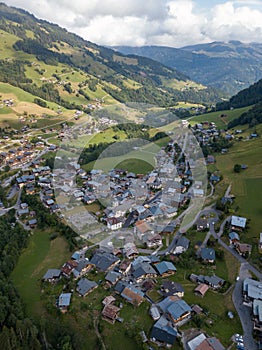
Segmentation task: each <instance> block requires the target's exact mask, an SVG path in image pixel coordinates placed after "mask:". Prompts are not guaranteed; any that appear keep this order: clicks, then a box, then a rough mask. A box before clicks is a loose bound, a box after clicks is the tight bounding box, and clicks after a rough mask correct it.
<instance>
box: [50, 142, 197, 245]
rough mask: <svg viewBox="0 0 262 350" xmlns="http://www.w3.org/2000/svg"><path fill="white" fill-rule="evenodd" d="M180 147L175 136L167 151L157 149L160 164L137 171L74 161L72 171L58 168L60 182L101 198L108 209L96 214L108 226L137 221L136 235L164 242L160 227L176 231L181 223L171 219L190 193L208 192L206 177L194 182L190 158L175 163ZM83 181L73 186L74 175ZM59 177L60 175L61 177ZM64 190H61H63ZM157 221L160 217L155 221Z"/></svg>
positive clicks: (65, 188) (81, 196)
mask: <svg viewBox="0 0 262 350" xmlns="http://www.w3.org/2000/svg"><path fill="white" fill-rule="evenodd" d="M176 153H177V150H176V148H175V144H174V142H170V144H169V145H168V152H167V153H166V152H165V150H161V151H160V152H159V153H157V154H156V155H155V158H156V161H157V166H156V168H155V170H154V171H152V172H151V173H149V174H146V175H144V174H134V173H132V172H127V171H125V170H123V169H112V170H111V171H109V172H108V173H106V174H104V173H103V172H102V170H91V172H90V173H89V174H87V173H86V172H85V171H83V170H82V169H81V168H80V166H79V164H76V163H75V162H71V163H69V164H68V165H67V166H68V171H66V172H65V171H62V170H61V171H60V172H59V169H56V172H57V175H59V176H56V179H58V180H60V183H57V184H56V188H58V190H59V191H60V192H61V193H65V194H66V195H67V196H68V195H70V194H71V195H72V196H73V197H74V199H75V200H76V201H82V202H83V203H85V204H87V205H89V204H92V203H94V202H96V201H99V202H101V203H103V206H104V207H105V209H104V210H103V213H102V215H101V212H98V217H97V219H98V220H100V221H102V222H104V223H105V225H106V226H107V229H108V230H109V231H114V230H119V229H121V228H128V227H130V226H132V227H134V233H135V235H136V238H137V239H138V240H140V241H141V242H142V243H144V244H146V245H147V247H149V248H152V247H157V246H160V245H161V244H162V240H161V236H160V235H159V234H160V233H163V232H165V233H173V232H174V229H175V226H176V224H175V223H171V224H170V219H173V218H174V217H175V216H176V215H177V213H178V211H179V210H180V209H181V208H184V207H185V206H186V204H187V203H188V201H189V200H190V198H192V197H203V196H204V189H203V187H204V186H203V183H202V181H195V183H194V185H193V186H192V183H193V177H192V171H191V168H190V166H189V164H188V163H186V162H185V161H183V160H181V161H178V162H177V164H176V165H174V162H173V157H174V156H175V155H176ZM76 174H77V175H78V176H79V177H80V178H81V179H82V180H83V181H82V188H81V189H77V190H76V189H74V190H72V188H71V184H72V181H73V177H74V176H75V175H76ZM58 180H56V181H58ZM60 192H59V193H60ZM156 221H157V223H156Z"/></svg>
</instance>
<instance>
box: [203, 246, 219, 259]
mask: <svg viewBox="0 0 262 350" xmlns="http://www.w3.org/2000/svg"><path fill="white" fill-rule="evenodd" d="M201 258H202V259H203V260H215V259H216V253H215V250H214V249H213V248H203V249H201Z"/></svg>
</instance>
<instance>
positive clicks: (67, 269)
mask: <svg viewBox="0 0 262 350" xmlns="http://www.w3.org/2000/svg"><path fill="white" fill-rule="evenodd" d="M76 267H77V262H76V261H74V260H68V261H67V262H66V263H64V265H63V266H62V268H61V272H62V275H63V276H65V277H67V278H69V277H70V275H71V273H72V272H73V270H74V268H76Z"/></svg>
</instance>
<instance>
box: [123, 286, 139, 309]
mask: <svg viewBox="0 0 262 350" xmlns="http://www.w3.org/2000/svg"><path fill="white" fill-rule="evenodd" d="M121 296H122V297H123V298H124V299H126V300H127V301H128V302H129V303H131V304H133V305H135V306H139V305H140V304H141V303H142V302H143V301H144V293H143V292H142V291H141V290H140V289H138V288H135V287H134V286H133V285H128V286H126V287H125V288H124V289H123V291H122V293H121Z"/></svg>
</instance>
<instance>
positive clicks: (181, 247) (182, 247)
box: [173, 236, 190, 254]
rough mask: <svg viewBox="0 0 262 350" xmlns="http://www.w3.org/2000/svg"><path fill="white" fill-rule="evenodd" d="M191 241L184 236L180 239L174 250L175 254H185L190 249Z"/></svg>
mask: <svg viewBox="0 0 262 350" xmlns="http://www.w3.org/2000/svg"><path fill="white" fill-rule="evenodd" d="M189 243H190V241H189V239H188V238H186V237H184V236H182V237H179V239H178V240H177V242H176V246H175V248H174V250H173V254H182V253H184V252H185V251H186V250H187V249H188V247H189Z"/></svg>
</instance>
